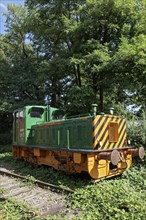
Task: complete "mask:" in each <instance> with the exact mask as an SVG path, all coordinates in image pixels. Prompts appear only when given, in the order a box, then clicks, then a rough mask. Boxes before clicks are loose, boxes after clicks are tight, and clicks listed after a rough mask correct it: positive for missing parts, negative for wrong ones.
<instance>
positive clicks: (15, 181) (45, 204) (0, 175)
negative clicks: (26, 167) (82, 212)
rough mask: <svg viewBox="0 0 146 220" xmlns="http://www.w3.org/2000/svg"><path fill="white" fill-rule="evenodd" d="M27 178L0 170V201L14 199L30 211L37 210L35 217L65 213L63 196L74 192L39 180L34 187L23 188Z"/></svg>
mask: <svg viewBox="0 0 146 220" xmlns="http://www.w3.org/2000/svg"><path fill="white" fill-rule="evenodd" d="M24 181H28V177H25V176H21V175H18V174H14V173H11V172H9V171H8V170H5V169H0V188H1V189H3V191H4V192H3V193H1V194H0V200H8V199H10V198H14V199H15V200H17V201H18V202H19V201H20V202H24V203H26V204H29V206H30V207H31V209H32V210H37V212H36V215H37V214H39V215H40V216H41V217H43V218H44V217H46V216H47V215H55V214H58V213H59V212H61V211H67V210H68V209H67V201H66V198H65V195H66V194H68V193H73V192H74V191H73V190H71V189H68V188H63V187H60V186H56V185H53V184H49V183H46V182H43V181H40V180H34V186H33V187H28V186H27V185H26V186H24Z"/></svg>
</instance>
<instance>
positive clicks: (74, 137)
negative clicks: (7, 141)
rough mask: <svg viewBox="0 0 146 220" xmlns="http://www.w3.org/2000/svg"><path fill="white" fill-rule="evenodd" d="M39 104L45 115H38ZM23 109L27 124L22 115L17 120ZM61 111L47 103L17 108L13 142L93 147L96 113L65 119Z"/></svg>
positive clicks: (59, 146) (74, 147) (28, 144)
mask: <svg viewBox="0 0 146 220" xmlns="http://www.w3.org/2000/svg"><path fill="white" fill-rule="evenodd" d="M37 108H40V109H42V112H41V113H42V114H41V117H36V116H37V114H36V109H37ZM32 110H33V111H32ZM20 112H21V115H23V126H22V123H21V121H22V119H20V117H17V123H16V114H17V115H19V116H20ZM30 112H32V113H30ZM61 114H62V113H61V111H59V110H58V109H56V108H52V107H47V106H26V107H24V108H23V109H19V110H17V111H15V112H14V126H13V127H14V128H13V130H14V132H13V133H14V138H13V144H16V145H27V146H30V145H31V146H32V145H33V146H44V147H45V148H49V147H51V148H53V149H55V148H56V149H58V148H59V149H61V148H65V149H92V148H93V146H92V145H93V141H92V117H91V116H88V117H80V118H72V119H65V116H64V115H63V114H62V115H61ZM34 115H35V117H31V116H34ZM60 115H61V116H60ZM60 117H61V118H62V119H61V120H60V119H59V118H60ZM20 125H21V126H20ZM20 127H21V129H20ZM22 131H24V132H23V135H22ZM22 136H23V138H22ZM20 137H21V138H20Z"/></svg>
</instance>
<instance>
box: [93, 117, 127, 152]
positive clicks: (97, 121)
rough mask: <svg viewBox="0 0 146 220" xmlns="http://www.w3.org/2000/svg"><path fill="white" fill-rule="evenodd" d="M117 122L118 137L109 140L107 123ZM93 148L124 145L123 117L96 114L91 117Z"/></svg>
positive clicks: (124, 124)
mask: <svg viewBox="0 0 146 220" xmlns="http://www.w3.org/2000/svg"><path fill="white" fill-rule="evenodd" d="M110 122H113V123H117V124H118V139H117V141H110V138H109V123H110ZM92 125H93V148H96V149H99V150H104V149H113V148H122V147H125V146H124V144H125V140H126V122H125V119H123V118H120V117H117V116H113V115H97V116H96V117H94V118H93V122H92ZM99 143H100V144H99Z"/></svg>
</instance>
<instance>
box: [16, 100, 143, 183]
mask: <svg viewBox="0 0 146 220" xmlns="http://www.w3.org/2000/svg"><path fill="white" fill-rule="evenodd" d="M128 143H129V142H128V141H127V134H126V121H125V119H124V118H122V117H120V116H116V115H114V114H113V109H110V113H109V114H104V113H101V114H96V105H95V104H94V105H93V111H92V115H90V114H88V115H85V116H76V117H70V118H66V116H65V115H64V112H63V111H61V110H59V109H57V108H53V107H50V106H37V105H36V106H25V107H24V108H22V109H18V110H16V111H15V112H14V121H13V156H14V157H16V158H22V159H24V160H27V161H29V162H32V163H34V164H40V165H41V164H44V165H48V166H51V167H53V168H55V169H57V170H63V171H66V172H67V173H81V172H83V171H84V172H87V173H88V174H89V175H90V176H91V178H92V179H101V178H108V177H111V176H115V175H119V174H122V173H123V172H124V171H125V170H127V169H129V168H130V166H131V163H132V158H133V157H134V156H139V157H140V158H141V159H142V158H143V157H144V148H143V147H140V148H135V147H133V146H130V145H129V144H128Z"/></svg>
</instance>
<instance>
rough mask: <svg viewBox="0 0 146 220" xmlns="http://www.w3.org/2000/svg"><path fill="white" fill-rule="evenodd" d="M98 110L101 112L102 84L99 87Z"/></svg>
mask: <svg viewBox="0 0 146 220" xmlns="http://www.w3.org/2000/svg"><path fill="white" fill-rule="evenodd" d="M99 96H100V97H99V111H100V112H103V85H100V87H99Z"/></svg>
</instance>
